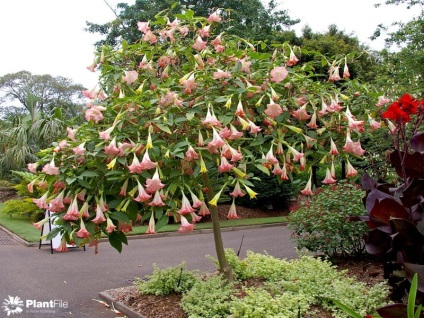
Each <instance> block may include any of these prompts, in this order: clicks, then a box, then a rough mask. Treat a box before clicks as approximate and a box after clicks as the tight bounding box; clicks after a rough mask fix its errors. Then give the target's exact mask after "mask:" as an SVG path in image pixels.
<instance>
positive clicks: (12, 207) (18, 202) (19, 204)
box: [2, 198, 44, 222]
mask: <svg viewBox="0 0 424 318" xmlns="http://www.w3.org/2000/svg"><path fill="white" fill-rule="evenodd" d="M2 212H3V213H6V214H8V215H9V216H12V215H21V216H25V217H27V218H29V219H31V221H34V222H37V221H40V220H41V219H42V218H43V217H44V210H41V209H39V208H38V207H37V206H36V205H34V204H33V203H32V199H30V198H23V199H12V200H8V201H6V202H5V203H4V206H3V209H2Z"/></svg>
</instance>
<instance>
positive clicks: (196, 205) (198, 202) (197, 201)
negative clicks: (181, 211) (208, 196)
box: [190, 191, 204, 209]
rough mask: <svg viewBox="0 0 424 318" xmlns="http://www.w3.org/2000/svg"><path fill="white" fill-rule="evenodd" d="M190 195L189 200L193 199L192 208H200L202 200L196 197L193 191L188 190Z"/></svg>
mask: <svg viewBox="0 0 424 318" xmlns="http://www.w3.org/2000/svg"><path fill="white" fill-rule="evenodd" d="M190 195H191V201H193V205H192V206H193V208H194V209H197V208H200V207H201V206H202V205H203V203H204V202H203V201H201V200H200V199H199V198H198V197H197V195H195V194H194V193H193V191H190Z"/></svg>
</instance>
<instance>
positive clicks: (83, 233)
mask: <svg viewBox="0 0 424 318" xmlns="http://www.w3.org/2000/svg"><path fill="white" fill-rule="evenodd" d="M75 235H76V236H77V237H80V238H87V237H89V236H90V232H88V231H87V228H86V227H85V224H84V221H83V220H82V219H81V221H80V229H79V230H78V232H76V233H75Z"/></svg>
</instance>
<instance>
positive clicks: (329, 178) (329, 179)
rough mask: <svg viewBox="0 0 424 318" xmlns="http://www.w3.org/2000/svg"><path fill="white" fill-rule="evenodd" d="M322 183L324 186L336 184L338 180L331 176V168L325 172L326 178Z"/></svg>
mask: <svg viewBox="0 0 424 318" xmlns="http://www.w3.org/2000/svg"><path fill="white" fill-rule="evenodd" d="M322 183H324V184H333V183H336V180H335V179H334V178H333V177H332V176H331V171H330V169H329V168H327V170H326V172H325V178H324V180H323V181H322Z"/></svg>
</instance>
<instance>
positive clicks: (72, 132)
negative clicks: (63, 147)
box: [66, 127, 77, 141]
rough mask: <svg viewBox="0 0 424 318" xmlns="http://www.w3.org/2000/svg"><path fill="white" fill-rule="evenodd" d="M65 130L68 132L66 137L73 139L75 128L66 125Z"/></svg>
mask: <svg viewBox="0 0 424 318" xmlns="http://www.w3.org/2000/svg"><path fill="white" fill-rule="evenodd" d="M66 131H67V133H68V138H69V139H71V140H72V141H75V134H76V133H77V129H72V128H70V127H66Z"/></svg>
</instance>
